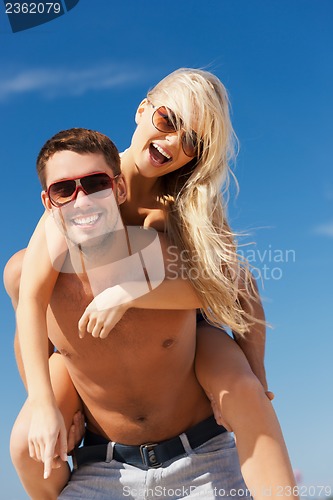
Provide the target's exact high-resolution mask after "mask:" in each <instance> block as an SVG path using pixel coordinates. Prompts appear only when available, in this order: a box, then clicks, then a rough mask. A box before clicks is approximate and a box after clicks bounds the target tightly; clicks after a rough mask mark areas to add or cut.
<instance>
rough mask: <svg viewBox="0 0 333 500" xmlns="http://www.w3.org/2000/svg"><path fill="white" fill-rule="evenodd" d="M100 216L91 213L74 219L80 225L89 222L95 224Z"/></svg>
mask: <svg viewBox="0 0 333 500" xmlns="http://www.w3.org/2000/svg"><path fill="white" fill-rule="evenodd" d="M98 218H99V217H98V215H90V216H89V217H76V218H75V219H73V222H74V224H77V225H78V226H86V225H87V224H94V223H95V222H96V221H97V219H98Z"/></svg>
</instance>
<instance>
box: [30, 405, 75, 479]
mask: <svg viewBox="0 0 333 500" xmlns="http://www.w3.org/2000/svg"><path fill="white" fill-rule="evenodd" d="M66 434H67V433H66V427H65V423H64V419H63V417H62V414H61V412H60V411H59V409H58V408H57V406H56V405H53V404H47V405H45V404H33V405H32V418H31V424H30V430H29V436H28V445H29V455H30V457H31V458H33V459H34V460H36V461H37V462H43V463H44V479H47V478H48V477H50V475H51V472H52V469H53V468H58V467H60V462H59V458H60V459H61V460H63V461H67V453H66V449H67V435H66Z"/></svg>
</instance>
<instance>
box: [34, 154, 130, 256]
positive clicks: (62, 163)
mask: <svg viewBox="0 0 333 500" xmlns="http://www.w3.org/2000/svg"><path fill="white" fill-rule="evenodd" d="M96 172H101V173H106V174H108V175H109V176H110V177H113V172H112V170H111V168H110V167H109V165H108V164H107V163H106V161H105V159H104V157H103V155H102V154H98V153H85V154H78V153H75V152H73V151H59V152H58V153H55V154H54V155H53V156H52V157H51V158H50V159H49V160H48V162H47V164H46V172H45V173H46V185H47V188H49V186H50V185H51V184H54V183H55V182H59V181H64V180H66V179H73V178H81V177H84V176H87V175H89V174H92V173H96ZM125 199H126V189H125V184H124V181H123V179H122V178H121V177H120V179H119V180H118V179H117V180H116V181H114V182H113V188H111V187H110V188H109V189H105V190H104V191H103V192H98V193H92V194H86V193H85V192H84V191H83V189H82V188H81V187H80V186H79V187H78V190H77V192H76V196H75V198H74V200H73V201H70V202H69V203H67V204H65V205H63V206H62V207H55V206H53V205H52V204H51V202H50V199H49V197H48V194H47V191H44V192H43V193H42V200H43V203H44V206H45V207H46V208H47V210H49V211H52V214H53V217H54V218H55V220H56V222H57V224H58V226H59V228H60V229H61V231H62V232H63V233H64V234H65V236H66V237H67V238H68V239H69V240H70V241H72V242H73V243H74V244H76V245H78V244H81V245H82V244H83V245H84V246H85V247H89V246H96V245H100V244H102V243H103V241H104V240H105V239H107V238H108V236H109V235H110V233H112V232H114V231H116V230H118V229H121V228H122V227H123V224H122V221H121V217H120V213H119V208H118V205H119V204H120V203H123V202H124V201H125Z"/></svg>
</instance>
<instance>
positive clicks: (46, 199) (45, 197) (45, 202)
mask: <svg viewBox="0 0 333 500" xmlns="http://www.w3.org/2000/svg"><path fill="white" fill-rule="evenodd" d="M40 197H41V199H42V203H43V205H44V207H45V208H46V210H48V211H49V212H50V211H51V210H52V205H51V202H50V198H49V197H48V194H47V191H42V192H41V194H40Z"/></svg>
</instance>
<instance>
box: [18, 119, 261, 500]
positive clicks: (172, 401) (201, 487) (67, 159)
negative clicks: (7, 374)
mask: <svg viewBox="0 0 333 500" xmlns="http://www.w3.org/2000/svg"><path fill="white" fill-rule="evenodd" d="M62 134H63V135H62V137H61V140H59V136H58V137H57V136H55V137H54V138H52V139H51V140H50V141H48V143H46V145H45V146H44V148H43V149H42V153H41V155H40V156H39V161H38V165H39V167H40V170H39V176H40V179H41V181H42V185H43V187H44V194H43V200H44V203H45V206H46V208H47V209H48V210H53V211H54V209H53V208H52V207H51V205H52V196H53V195H54V192H53V189H52V186H54V185H57V184H58V183H60V182H66V181H70V180H71V181H73V180H75V186H74V189H71V190H70V192H69V193H68V192H67V194H66V196H67V198H68V197H69V198H68V199H67V198H66V202H67V201H70V202H71V203H73V207H72V208H74V209H78V212H77V214H76V215H74V213H72V214H71V215H70V217H69V218H66V217H63V216H61V217H60V219H59V220H60V223H62V224H63V227H64V228H66V226H67V227H68V225H72V228H71V229H72V230H73V231H74V233H75V232H76V233H78V234H79V235H80V237H81V236H82V233H84V232H91V233H93V234H92V236H93V237H92V238H88V239H87V240H84V238H83V239H81V240H79V239H77V236H78V234H77V235H76V236H75V235H72V236H71V237H70V238H69V240H70V241H71V242H72V243H74V247H75V248H74V250H73V252H72V254H71V255H70V257H71V258H70V259H68V258H67V256H66V257H65V264H66V263H68V260H70V265H71V266H73V269H76V271H77V266H78V265H81V268H80V272H68V269H71V268H70V267H69V268H68V267H67V268H66V272H61V273H60V274H59V276H57V279H56V280H55V283H54V288H53V290H52V295H51V299H50V310H49V312H48V335H49V338H50V340H51V342H52V343H53V345H55V346H56V347H57V350H58V351H59V352H60V353H61V354H62V356H61V357H60V356H59V355H56V359H58V360H59V359H61V360H62V361H63V362H64V364H65V366H66V369H67V372H66V373H68V374H69V376H70V378H71V380H72V381H73V384H74V386H75V389H76V390H77V392H78V394H79V396H80V398H81V400H82V403H83V408H84V412H85V415H86V420H87V436H86V445H87V446H85V447H84V448H83V449H82V450H81V451H80V450H78V451H77V452H76V453H75V457H74V463H75V464H76V465H77V466H78V469H77V470H75V472H74V473H73V475H72V478H71V481H70V482H69V484H68V486H67V487H66V488H65V489H64V491H63V492H62V494H61V495H60V496H59V498H61V499H70V498H98V499H104V498H105V499H106V498H108V499H109V498H114V499H117V500H118V499H120V498H124V497H130V498H140V497H142V496H144V495H146V496H145V498H156V497H165V498H182V497H190V496H193V497H195V496H197V497H198V496H199V497H200V496H201V497H202V498H205V499H206V500H208V499H213V498H218V497H219V496H227V497H228V496H232V497H233V498H239V497H243V496H244V495H246V486H245V484H244V482H243V480H242V477H241V474H240V469H239V463H238V457H237V453H236V449H235V446H234V441H233V439H232V437H231V436H230V434H229V433H227V432H226V429H225V428H224V427H222V426H219V425H217V424H216V422H215V420H214V418H213V417H212V409H211V405H210V401H209V399H208V398H207V396H206V394H205V392H204V391H203V389H202V387H201V386H200V384H199V383H198V380H197V377H196V373H195V365H194V359H195V350H196V322H195V311H194V310H193V309H192V310H149V309H137V308H131V309H129V310H127V312H126V314H125V315H124V317H123V318H122V319H121V321H119V323H118V324H116V326H115V327H114V328H113V330H112V332H111V333H110V334H109V336H108V337H107V338H106V339H103V340H101V339H96V338H93V337H92V336H90V335H85V337H84V338H83V339H81V338H80V337H79V335H78V323H79V320H80V317H81V316H82V314H83V312H84V311H85V309H86V307H87V306H88V304H89V303H90V302H91V301H92V299H93V298H94V297H95V294H94V293H93V291H92V287H91V281H92V280H91V278H90V279H89V276H88V275H89V270H87V264H86V263H87V262H90V267H89V264H88V267H89V269H93V270H94V269H95V264H96V256H97V255H98V261H99V262H100V259H103V258H105V252H104V250H103V247H102V251H101V238H102V236H101V232H99V233H98V234H97V235H96V234H95V233H94V231H95V229H96V227H97V225H98V224H99V221H100V220H101V219H103V216H102V215H101V214H102V211H101V210H99V211H98V212H96V211H95V212H94V211H91V203H92V198H89V193H88V189H87V188H85V186H84V180H83V179H84V178H85V177H88V176H91V175H92V174H94V173H96V172H98V173H104V174H105V173H108V172H110V167H111V165H110V161H107V160H106V158H105V156H103V154H101V152H100V151H99V149H98V141H99V139H100V137H99V136H98V140H97V146H96V145H95V146H93V147H90V146H89V147H88V148H86V147H84V148H83V147H82V142H84V143H86V139H87V137H88V138H89V142H91V138H92V136H93V135H94V134H96V133H91V132H90V131H84V130H82V129H76V131H75V130H74V131H73V130H71V131H65V132H64V133H62ZM82 135H83V136H84V138H83V137H82ZM73 136H74V139H73ZM103 140H104V139H103ZM89 148H90V149H89ZM41 158H44V159H43V160H42V161H41ZM117 168H118V170H117ZM111 169H112V172H110V174H109V175H110V176H111V174H112V176H113V177H116V176H118V175H119V165H118V166H117V165H116V164H115V165H114V166H113V167H111ZM115 186H116V187H115V199H116V200H117V203H118V204H120V203H121V202H122V201H124V200H125V198H126V190H125V186H124V183H123V181H122V179H121V178H120V179H119V181H118V182H117V183H116V185H115ZM57 187H58V188H59V184H58V186H57ZM66 187H68V183H67V184H66ZM85 189H86V190H85ZM100 191H102V190H100ZM56 192H57V190H56ZM59 192H60V191H59V190H58V194H59ZM97 192H99V191H97ZM95 193H96V191H95V192H93V193H92V194H93V195H94V194H95ZM56 201H57V200H56V199H53V202H54V203H55V204H56ZM98 203H102V204H103V203H104V202H103V201H102V202H101V201H100V200H99V202H98ZM105 206H106V205H105ZM56 208H58V210H59V207H56ZM82 210H83V211H82ZM86 210H89V215H87V214H88V212H85V211H86ZM58 215H59V214H58ZM111 215H112V213H111ZM113 215H114V213H113ZM105 217H106V218H107V216H105ZM118 222H119V221H118ZM109 227H110V228H111V229H112V231H113V230H114V228H116V227H117V220H114V221H113V222H112V221H110V225H109ZM64 231H65V229H64ZM112 231H111V233H112ZM67 233H68V230H67ZM102 233H103V231H102ZM103 234H104V235H105V234H109V233H108V232H107V233H103ZM121 234H122V237H123V236H124V233H121ZM102 239H103V238H102ZM125 239H126V238H125ZM161 241H162V244H163V239H162V240H161ZM84 247H85V248H84ZM138 247H139V249H140V248H142V246H140V245H139V246H138ZM119 248H120V249H123V248H124V245H123V244H122V245H120V246H119ZM73 255H74V257H73ZM82 255H83V256H84V259H83V262H84V265H83V264H82V261H81V257H82ZM120 257H121V259H123V258H124V257H125V255H123V254H122V250H121V256H120ZM91 259H92V260H91ZM92 261H93V264H91V262H92ZM80 263H81V264H80ZM107 264H109V261H107ZM41 267H42V266H41ZM73 269H72V270H73ZM165 269H166V278H168V265H167V263H166V266H165ZM173 272H174V268H173ZM93 274H94V272H93ZM93 281H94V282H97V283H100V276H99V277H98V279H96V275H94V276H93ZM113 285H114V283H113V284H111V286H113ZM104 286H110V283H107V285H106V284H104V285H103V286H102V287H101V288H102V289H103V287H104ZM158 290H159V288H158V289H156V291H158ZM152 293H154V292H152ZM12 295H14V294H12ZM143 301H144V297H143ZM44 302H46V300H45V297H44ZM27 314H28V313H27ZM30 314H31V311H30ZM31 321H34V318H31ZM28 325H30V327H31V322H28ZM31 328H32V327H31ZM36 331H37V332H38V329H37V330H36ZM88 331H89V329H88ZM23 338H24V337H22V336H21V341H22V339H23ZM23 342H24V340H23ZM230 342H231V340H230ZM38 349H39V344H38V341H36V342H35V350H36V351H37V350H38ZM56 363H58V361H56ZM27 366H28V365H27V364H26V365H25V368H26V370H27ZM34 369H35V365H34V364H33V363H30V369H29V370H27V372H28V371H29V373H30V379H31V378H32V379H33V377H31V374H32V373H34ZM59 370H60V369H59ZM57 373H58V377H59V371H58V372H57ZM61 373H62V374H63V372H61ZM56 375H57V374H56ZM66 384H67V382H66ZM28 385H29V384H28ZM29 393H30V391H29ZM35 394H37V395H35V397H36V398H38V391H36V393H35ZM73 398H75V396H73ZM227 399H228V398H227ZM66 403H68V401H66ZM76 404H77V403H76V401H75V402H74V409H75V405H76ZM253 405H254V407H256V401H255V400H253ZM63 406H66V404H62V406H61V409H63ZM67 409H68V408H67ZM74 409H73V412H72V414H73V413H74ZM69 414H71V412H69ZM29 416H30V413H29V410H27V408H26V410H25V412H24V414H23V417H21V422H22V419H24V420H25V422H26V421H27V419H28V418H29ZM242 425H243V424H242ZM23 434H24V433H23ZM15 436H17V433H16V434H15V432H14V437H15ZM13 441H14V438H12V442H13ZM19 446H21V448H22V445H20V443H19ZM26 456H27V454H26ZM36 458H38V453H37V455H36ZM22 463H23V460H21V465H22ZM24 463H25V465H27V464H28V462H27V461H25V462H24ZM37 465H38V466H39V465H40V464H37ZM28 467H29V470H28V472H29V474H28V473H27V468H26V467H21V474H20V476H21V480H22V481H23V482H24V481H26V483H25V485H27V482H29V481H30V483H32V482H33V481H32V477H33V474H34V473H32V472H31V470H32V466H31V465H29V466H28ZM62 469H63V468H62ZM62 469H60V471H61V470H62ZM36 470H37V469H36ZM57 472H59V471H56V470H55V471H54V472H52V475H51V478H49V479H48V480H47V481H45V483H44V484H41V482H40V481H39V484H38V486H37V490H35V492H34V498H43V500H45V499H46V498H55V497H56V494H55V492H56V491H57V488H59V485H60V484H61V482H62V481H63V478H64V476H63V475H62V476H61V473H60V472H59V478H60V479H59V481H58V482H55V483H52V481H53V479H52V476H53V475H54V477H56V473H57ZM38 473H39V475H40V468H39V472H38ZM27 476H29V477H27ZM35 477H37V474H36V475H35ZM54 485H55V486H54ZM30 487H31V488H33V485H32V486H31V484H30V485H29V488H30ZM43 488H44V491H43V492H42V494H41V491H42V489H43ZM30 491H31V490H30ZM237 492H238V493H237ZM38 495H40V496H39V497H38Z"/></svg>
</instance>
